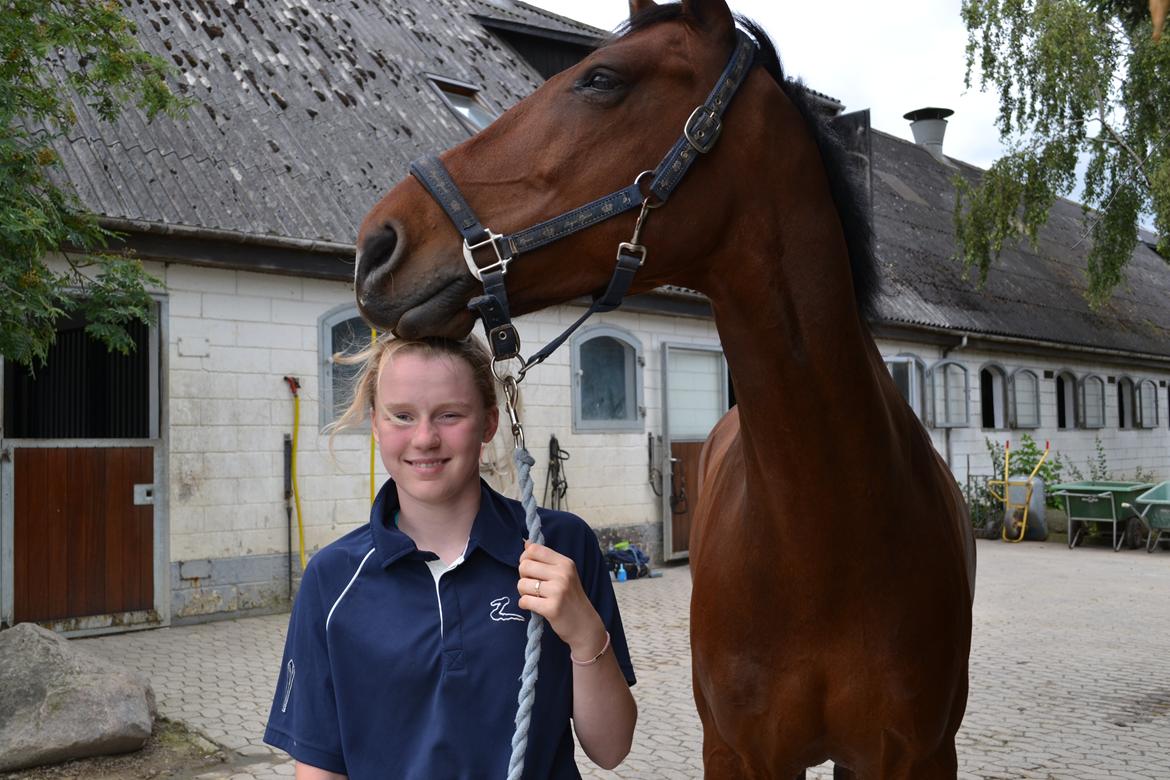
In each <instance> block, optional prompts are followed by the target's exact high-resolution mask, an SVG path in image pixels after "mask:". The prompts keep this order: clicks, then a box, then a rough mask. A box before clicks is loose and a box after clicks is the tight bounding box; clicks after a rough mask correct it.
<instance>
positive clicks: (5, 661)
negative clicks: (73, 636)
mask: <svg viewBox="0 0 1170 780" xmlns="http://www.w3.org/2000/svg"><path fill="white" fill-rule="evenodd" d="M0 692H2V694H0V772H7V771H11V770H14V769H24V768H27V767H32V766H40V765H42V764H52V763H57V762H60V761H68V760H70V759H74V758H84V757H86V756H100V755H109V754H112V753H126V752H129V751H131V750H138V749H139V748H141V747H142V746H143V744H144V743H145V742H146V740H147V738H148V737H149V736H150V731H151V726H152V725H153V722H154V716H155V714H156V709H155V703H154V692H153V691H152V690H151V688H150V684H149V683H148V682H147V681H146V680H144V679H142V678H141V677H140V676H138V675H137V674H135V673H134V672H131V671H129V670H128V669H126V668H124V667H121V666H119V665H118V664H116V663H114V662H112V661H109V660H106V659H105V658H101V657H99V656H96V655H94V654H92V653H90V652H88V651H86V650H84V649H82V648H81V647H79V646H78V645H77V643H70V642H69V640H67V639H65V638H64V637H62V636H60V635H59V634H55V633H53V632H52V631H48V630H46V629H43V628H41V627H40V626H37V625H35V624H33V623H21V624H19V625H17V626H15V627H13V628H10V629H8V630H7V631H0Z"/></svg>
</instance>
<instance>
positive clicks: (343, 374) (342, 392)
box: [317, 304, 371, 431]
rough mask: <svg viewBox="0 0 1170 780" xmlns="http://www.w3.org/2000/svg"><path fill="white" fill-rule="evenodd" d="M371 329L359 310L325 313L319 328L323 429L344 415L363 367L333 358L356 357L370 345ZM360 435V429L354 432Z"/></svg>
mask: <svg viewBox="0 0 1170 780" xmlns="http://www.w3.org/2000/svg"><path fill="white" fill-rule="evenodd" d="M370 337H371V331H370V326H369V325H367V324H366V322H365V320H363V319H362V318H361V316H360V315H359V314H358V312H357V307H355V306H353V305H352V304H345V305H343V306H339V307H337V308H335V309H332V310H331V311H329V312H326V313H325V316H323V317H322V318H321V320H320V323H319V327H318V342H319V344H320V354H319V357H320V369H321V370H320V371H318V372H317V374H318V376H319V377H320V394H321V395H320V398H321V403H320V408H321V412H320V422H321V426H322V427H324V426H326V425H328V424H329V423H331V422H333V421H334V420H336V419H337V418H338V417H340V416H341V415H342V413H343V412H345V409H346V407H347V406H349V402H350V401H351V400H353V381H354V378H355V377H357V375H358V372H359V371H360V370H361V366H357V365H348V364H345V363H337V362H335V361H334V359H333V356H334V355H336V354H338V353H340V354H343V355H348V354H353V353H355V352H359V351H361V350H362V349H364V348H365V347H366V346H367V345H368V344H369V343H370ZM354 430H358V431H360V430H361V429H354Z"/></svg>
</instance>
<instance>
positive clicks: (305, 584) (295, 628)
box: [264, 559, 347, 774]
mask: <svg viewBox="0 0 1170 780" xmlns="http://www.w3.org/2000/svg"><path fill="white" fill-rule="evenodd" d="M314 563H316V560H315V559H313V560H310V561H309V565H308V566H307V567H306V568H305V575H304V577H303V578H302V580H301V587H300V590H298V591H297V596H296V600H295V601H294V602H293V609H292V615H290V617H289V621H288V638H287V639H286V641H285V646H284V656H283V657H282V658H281V662H280V672H279V675H278V677H277V682H276V694H275V696H274V698H273V700H272V710H271V712H270V713H269V715H268V728H267V729H266V730H265V732H264V741H265V742H267V743H268V744H269V745H272V746H273V747H277V748H280V749H281V750H283V751H285V752H286V753H288V754H289V755H290V756H292V757H293V758H295V759H296V760H297V761H300V762H301V763H304V764H308V765H310V766H314V767H317V768H319V769H325V770H327V771H330V772H337V773H340V774H347V772H346V768H345V759H344V757H343V754H342V748H341V733H340V729H339V726H338V720H337V702H336V699H335V697H334V692H333V677H332V674H331V672H330V665H329V649H328V645H327V643H326V637H325V618H326V614H325V610H324V608H323V606H324V605H323V600H322V598H321V581H320V578H319V574H318V566H315V565H314Z"/></svg>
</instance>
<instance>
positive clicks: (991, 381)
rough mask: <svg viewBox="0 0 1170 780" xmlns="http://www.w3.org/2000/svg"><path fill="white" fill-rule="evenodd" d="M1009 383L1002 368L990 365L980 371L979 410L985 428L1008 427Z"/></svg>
mask: <svg viewBox="0 0 1170 780" xmlns="http://www.w3.org/2000/svg"><path fill="white" fill-rule="evenodd" d="M1006 401H1007V381H1006V378H1005V376H1004V371H1003V369H1002V368H1000V367H999V366H997V365H995V364H989V365H986V366H984V367H983V368H981V369H980V370H979V409H980V412H981V417H982V420H983V427H984V428H1006V427H1007V403H1006Z"/></svg>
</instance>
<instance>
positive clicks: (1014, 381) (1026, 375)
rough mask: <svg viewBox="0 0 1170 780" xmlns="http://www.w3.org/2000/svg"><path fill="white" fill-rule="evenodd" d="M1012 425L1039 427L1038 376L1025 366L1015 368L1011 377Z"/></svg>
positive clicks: (1016, 426)
mask: <svg viewBox="0 0 1170 780" xmlns="http://www.w3.org/2000/svg"><path fill="white" fill-rule="evenodd" d="M1011 391H1012V427H1013V428H1039V427H1040V378H1039V377H1038V376H1036V372H1034V371H1031V370H1029V369H1027V368H1021V369H1018V370H1016V371H1015V372H1014V373H1013V374H1012V377H1011Z"/></svg>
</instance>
